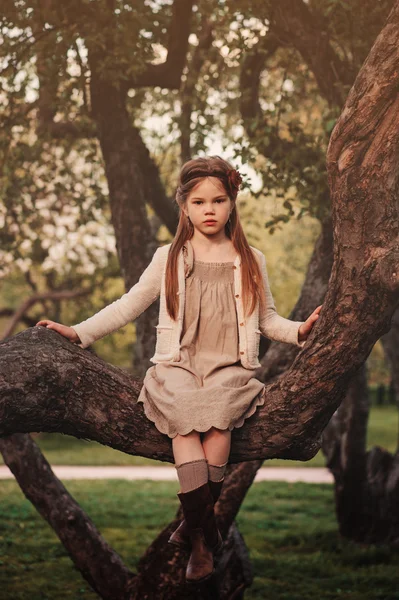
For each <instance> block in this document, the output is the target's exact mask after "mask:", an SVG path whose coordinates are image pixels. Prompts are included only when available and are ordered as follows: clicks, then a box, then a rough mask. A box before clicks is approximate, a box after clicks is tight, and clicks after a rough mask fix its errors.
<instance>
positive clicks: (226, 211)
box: [182, 177, 233, 236]
mask: <svg viewBox="0 0 399 600" xmlns="http://www.w3.org/2000/svg"><path fill="white" fill-rule="evenodd" d="M232 209H233V202H232V201H231V200H230V198H229V197H228V195H227V193H226V190H225V189H224V187H223V184H222V182H221V181H220V179H218V178H217V177H206V178H205V179H203V180H202V181H200V183H198V184H197V185H196V186H195V187H194V188H193V189H192V190H191V192H190V194H189V196H188V198H187V202H186V204H185V206H184V207H183V208H182V210H183V211H184V213H185V214H186V216H189V217H190V220H191V222H192V224H193V225H194V228H195V229H198V230H199V231H200V232H201V233H203V234H205V235H207V236H213V235H215V234H216V233H219V232H220V231H222V230H224V227H225V225H226V223H227V221H228V220H229V216H230V212H231V210H232ZM207 221H209V222H207ZM210 221H212V222H210Z"/></svg>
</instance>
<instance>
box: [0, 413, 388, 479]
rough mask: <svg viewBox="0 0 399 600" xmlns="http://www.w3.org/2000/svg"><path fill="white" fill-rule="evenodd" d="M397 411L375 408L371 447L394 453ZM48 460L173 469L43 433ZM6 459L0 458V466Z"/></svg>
mask: <svg viewBox="0 0 399 600" xmlns="http://www.w3.org/2000/svg"><path fill="white" fill-rule="evenodd" d="M397 431H398V411H397V409H396V408H395V407H394V406H383V407H375V406H374V407H373V408H372V409H371V411H370V420H369V430H368V447H369V448H370V447H371V446H375V445H380V446H382V447H383V448H386V449H387V450H389V451H390V452H393V451H394V450H395V448H396V444H397V436H398V434H397ZM36 442H37V443H38V445H39V446H40V448H41V449H42V452H43V453H44V455H45V457H46V458H47V460H48V461H49V463H50V464H52V465H107V466H109V465H158V466H170V463H167V462H162V461H158V460H152V459H149V458H143V457H142V456H130V455H128V454H124V453H123V452H120V451H119V450H114V449H113V448H108V447H107V446H103V445H102V444H99V443H97V442H89V441H86V440H78V439H77V438H74V437H72V436H69V435H64V434H61V433H44V434H42V435H41V436H40V437H38V438H36ZM2 463H3V459H2V457H1V455H0V464H2ZM264 466H265V467H281V466H283V467H298V466H299V467H324V466H325V459H324V455H323V453H322V452H321V451H319V452H318V453H317V454H316V456H314V457H313V458H312V459H311V460H309V461H306V462H303V461H298V460H280V459H272V460H267V461H265V463H264Z"/></svg>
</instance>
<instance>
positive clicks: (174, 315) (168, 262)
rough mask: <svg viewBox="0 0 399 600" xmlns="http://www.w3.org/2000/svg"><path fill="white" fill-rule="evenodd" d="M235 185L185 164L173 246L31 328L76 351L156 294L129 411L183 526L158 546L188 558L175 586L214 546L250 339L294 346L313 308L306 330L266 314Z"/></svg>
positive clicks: (245, 412)
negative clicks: (150, 443) (142, 428)
mask: <svg viewBox="0 0 399 600" xmlns="http://www.w3.org/2000/svg"><path fill="white" fill-rule="evenodd" d="M241 182H242V179H241V176H240V174H239V172H238V171H237V170H236V169H234V168H233V167H232V165H231V164H230V163H228V162H227V161H226V160H224V159H222V158H221V157H219V156H210V157H204V158H196V159H192V160H189V161H188V162H186V163H185V164H184V165H183V167H182V169H181V173H180V181H179V186H178V188H177V192H176V202H177V204H178V207H179V224H178V227H177V232H176V236H175V238H174V240H173V242H172V243H171V244H167V245H165V246H162V247H160V248H158V249H157V251H156V252H155V254H154V256H153V259H152V261H151V263H150V265H149V266H148V267H147V269H146V270H145V271H144V273H143V274H142V276H141V277H140V280H139V281H138V283H137V284H136V285H134V286H133V287H132V288H131V290H130V291H129V292H128V293H126V294H124V295H123V296H122V297H121V298H119V299H118V300H116V301H115V302H113V303H112V304H110V305H109V306H107V307H105V308H104V309H102V310H101V311H99V312H98V313H97V314H95V315H93V316H92V317H90V318H89V319H87V320H86V321H83V322H82V323H78V324H76V325H73V326H72V327H67V326H64V325H61V324H59V323H55V322H54V321H49V320H43V321H39V322H38V323H37V325H43V326H47V327H49V328H51V329H55V330H56V331H58V332H59V333H61V334H62V335H64V336H65V337H67V338H68V339H69V340H71V341H73V342H75V343H79V344H80V345H81V347H82V348H86V347H87V346H89V345H90V344H91V343H93V342H94V341H95V340H97V339H100V338H101V337H103V336H104V335H107V334H108V333H111V332H112V331H115V330H117V329H118V328H120V327H122V326H123V325H125V324H126V323H128V322H129V321H131V320H133V319H135V318H137V317H138V316H139V315H140V314H141V313H142V312H143V311H144V310H145V309H146V308H148V306H150V305H151V304H152V303H153V302H154V301H155V300H156V299H157V298H158V296H160V312H159V323H158V325H157V326H156V327H157V342H156V351H155V354H154V356H153V357H152V358H151V359H150V360H151V362H153V363H154V366H152V367H150V368H149V369H148V371H147V373H146V375H145V378H144V382H143V387H142V389H141V392H140V395H139V398H138V400H137V401H138V402H143V404H144V411H145V414H146V416H147V417H148V418H149V419H150V420H151V421H153V422H154V424H155V426H156V427H157V428H158V429H159V431H161V432H162V433H164V434H166V435H167V436H168V437H169V438H171V439H172V448H173V455H174V460H175V467H176V471H177V475H178V479H179V483H180V491H179V492H178V494H177V496H178V498H179V500H180V502H181V504H182V508H183V515H184V519H183V520H182V522H181V523H180V525H179V527H178V528H177V529H176V531H175V532H174V533H173V534H172V535H171V537H170V540H169V541H170V543H172V544H176V545H178V546H180V547H183V548H187V549H190V550H191V554H190V558H189V560H188V564H187V569H186V579H187V581H192V582H198V581H203V580H204V579H207V578H208V577H210V576H211V575H212V573H213V571H214V554H215V553H217V552H218V551H219V550H220V547H221V544H222V538H221V535H220V532H219V530H218V528H217V525H216V521H215V512H214V504H215V503H216V501H217V499H218V497H219V495H220V492H221V488H222V485H223V481H224V474H225V469H226V465H227V463H228V458H229V453H230V442H231V432H232V430H233V429H234V428H236V427H241V426H242V425H243V424H244V421H245V419H247V418H248V417H250V416H251V415H252V414H253V413H254V412H255V410H256V408H257V406H260V405H262V404H264V402H265V397H264V394H263V392H264V388H265V386H264V384H263V383H262V382H261V381H259V380H258V379H256V378H255V376H254V371H255V369H256V368H257V367H258V366H260V363H259V360H258V354H259V341H260V334H261V333H263V334H264V335H265V336H267V337H269V338H270V339H273V340H278V341H283V342H287V343H292V344H295V345H297V346H303V345H304V343H305V340H306V338H307V336H308V335H309V333H310V331H311V329H312V327H313V324H314V322H315V321H316V320H317V318H318V313H319V311H320V309H321V306H318V307H317V308H316V309H315V311H314V312H313V313H312V314H311V315H310V317H309V318H308V319H307V320H306V321H291V320H289V319H285V318H283V317H281V316H280V315H278V314H277V312H276V308H275V306H274V302H273V297H272V294H271V291H270V286H269V282H268V277H267V270H266V262H265V257H264V255H263V254H262V252H260V251H259V250H257V249H256V248H254V247H252V246H249V244H248V242H247V240H246V237H245V234H244V231H243V229H242V227H241V224H240V219H239V216H238V213H237V207H236V198H237V193H238V190H239V186H240V184H241Z"/></svg>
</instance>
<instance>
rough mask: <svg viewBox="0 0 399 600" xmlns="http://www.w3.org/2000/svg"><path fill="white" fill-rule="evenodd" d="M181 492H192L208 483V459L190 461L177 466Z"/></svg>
mask: <svg viewBox="0 0 399 600" xmlns="http://www.w3.org/2000/svg"><path fill="white" fill-rule="evenodd" d="M175 468H176V471H177V476H178V478H179V482H180V490H181V492H183V493H185V492H190V491H191V490H195V489H196V488H198V487H200V486H201V485H204V483H207V481H208V461H207V459H206V458H199V459H197V460H189V461H188V462H184V463H181V464H180V465H175Z"/></svg>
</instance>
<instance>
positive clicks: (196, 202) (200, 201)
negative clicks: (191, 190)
mask: <svg viewBox="0 0 399 600" xmlns="http://www.w3.org/2000/svg"><path fill="white" fill-rule="evenodd" d="M216 202H219V203H220V202H224V198H218V199H217V200H216ZM194 204H202V200H194Z"/></svg>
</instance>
